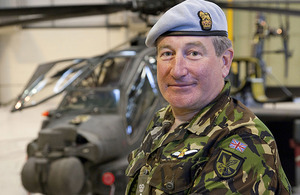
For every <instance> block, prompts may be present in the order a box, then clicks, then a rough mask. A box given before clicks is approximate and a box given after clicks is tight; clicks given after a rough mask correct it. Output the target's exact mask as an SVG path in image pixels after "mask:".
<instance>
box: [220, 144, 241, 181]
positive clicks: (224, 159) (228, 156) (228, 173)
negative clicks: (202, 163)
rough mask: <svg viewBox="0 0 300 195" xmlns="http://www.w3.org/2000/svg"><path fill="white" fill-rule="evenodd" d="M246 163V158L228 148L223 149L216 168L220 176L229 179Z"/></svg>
mask: <svg viewBox="0 0 300 195" xmlns="http://www.w3.org/2000/svg"><path fill="white" fill-rule="evenodd" d="M243 163H244V159H243V158H241V157H239V156H237V155H235V154H233V153H231V152H228V151H226V150H221V152H220V154H219V156H218V158H217V160H216V161H215V164H214V168H215V172H216V173H217V175H218V177H220V178H223V179H227V178H230V177H233V176H235V175H236V174H237V172H238V170H239V169H240V168H241V166H242V164H243Z"/></svg>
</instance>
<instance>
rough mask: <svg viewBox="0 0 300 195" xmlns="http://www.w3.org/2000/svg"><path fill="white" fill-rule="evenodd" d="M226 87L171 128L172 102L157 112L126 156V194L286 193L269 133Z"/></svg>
mask: <svg viewBox="0 0 300 195" xmlns="http://www.w3.org/2000/svg"><path fill="white" fill-rule="evenodd" d="M229 91H230V84H229V83H226V85H225V87H224V89H223V90H222V92H221V93H220V95H219V96H218V97H217V98H216V99H215V100H214V101H213V102H212V103H210V104H209V105H208V106H206V107H205V108H203V109H202V110H201V111H200V112H199V113H198V114H197V115H196V116H195V117H194V118H193V119H192V120H191V121H190V122H189V123H184V124H181V125H180V126H178V127H177V128H176V129H175V130H174V132H170V133H168V130H169V128H170V127H171V126H172V124H173V122H174V117H173V115H172V111H171V108H170V106H167V107H165V108H163V109H161V110H160V111H158V112H157V114H156V116H155V117H154V119H153V120H152V121H151V122H150V124H149V126H148V129H147V132H146V135H145V138H144V141H143V142H142V144H141V146H140V147H139V148H138V149H136V150H134V151H133V152H132V153H131V154H130V155H129V166H128V168H127V170H126V175H127V176H129V178H130V180H129V183H128V185H127V189H126V194H290V193H291V187H290V184H289V181H288V179H287V177H286V175H285V173H284V171H283V168H282V166H281V163H280V159H279V155H278V151H277V146H276V142H275V140H274V137H273V135H272V133H271V132H270V130H269V129H268V128H267V127H266V126H265V125H264V124H263V123H262V122H261V121H260V120H259V119H258V118H257V117H256V116H255V115H254V114H253V113H252V112H251V111H250V110H249V109H248V108H247V107H245V106H244V105H243V104H242V103H241V102H239V101H237V100H235V99H232V98H231V97H229Z"/></svg>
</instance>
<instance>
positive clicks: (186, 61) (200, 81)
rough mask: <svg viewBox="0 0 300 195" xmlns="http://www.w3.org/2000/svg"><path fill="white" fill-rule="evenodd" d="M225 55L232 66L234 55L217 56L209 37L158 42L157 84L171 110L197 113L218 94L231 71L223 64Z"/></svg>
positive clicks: (165, 39) (172, 38)
mask: <svg viewBox="0 0 300 195" xmlns="http://www.w3.org/2000/svg"><path fill="white" fill-rule="evenodd" d="M230 51H232V50H230ZM226 53H227V54H228V55H229V56H230V57H231V58H230V59H229V60H230V63H231V60H232V55H233V52H229V53H228V51H226V52H225V53H224V55H221V56H220V57H217V56H216V53H215V49H214V46H213V44H212V38H211V37H200V36H199V37H197V36H166V37H161V38H159V39H158V42H157V79H158V85H159V88H160V91H161V93H162V95H163V97H164V98H165V99H166V100H167V101H168V102H169V103H170V105H171V106H172V108H173V109H181V110H182V111H190V110H193V111H197V110H200V109H201V108H203V107H204V106H206V105H207V104H208V103H209V102H211V101H212V100H213V99H214V98H215V97H216V96H217V95H218V94H219V93H220V92H221V90H222V88H223V86H224V78H225V77H226V76H227V74H228V72H229V68H230V65H229V67H228V65H226V63H228V58H226V55H225V54H226ZM228 55H227V57H228Z"/></svg>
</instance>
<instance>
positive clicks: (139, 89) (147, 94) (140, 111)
mask: <svg viewBox="0 0 300 195" xmlns="http://www.w3.org/2000/svg"><path fill="white" fill-rule="evenodd" d="M153 78H154V77H153V75H152V72H151V71H150V68H149V67H147V66H145V67H144V69H143V71H142V72H141V74H140V75H139V76H138V78H137V80H136V81H135V83H134V84H133V85H132V87H131V90H130V92H129V95H128V106H127V111H126V119H127V124H128V127H127V130H126V133H127V135H130V136H134V135H135V131H137V128H138V127H139V125H140V123H141V122H143V121H144V120H143V119H145V116H146V115H147V110H148V109H150V108H151V107H152V105H153V102H154V100H155V98H156V94H157V89H156V87H155V83H154V80H153Z"/></svg>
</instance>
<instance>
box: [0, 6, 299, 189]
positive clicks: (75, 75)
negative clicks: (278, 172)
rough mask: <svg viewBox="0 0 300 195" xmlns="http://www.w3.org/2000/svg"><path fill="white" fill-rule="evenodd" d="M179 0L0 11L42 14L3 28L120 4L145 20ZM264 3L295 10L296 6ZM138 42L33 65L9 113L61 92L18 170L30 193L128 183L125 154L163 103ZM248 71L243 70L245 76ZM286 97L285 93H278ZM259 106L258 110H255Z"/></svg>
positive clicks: (148, 52) (147, 53)
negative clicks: (97, 53)
mask: <svg viewBox="0 0 300 195" xmlns="http://www.w3.org/2000/svg"><path fill="white" fill-rule="evenodd" d="M179 2H181V1H174V0H173V1H146V0H140V1H129V2H125V3H112V4H103V5H88V6H57V7H36V8H30V9H29V8H15V9H10V10H9V11H8V9H3V10H2V9H1V11H0V16H1V15H2V16H4V15H5V16H8V15H9V16H16V15H32V14H39V15H38V16H37V17H36V18H29V19H26V18H25V19H22V18H21V19H20V18H18V19H17V20H10V21H8V22H7V21H6V22H2V23H1V24H0V26H7V25H16V24H29V23H33V22H39V21H45V20H52V19H60V18H67V17H75V16H82V15H95V14H99V13H101V14H110V13H114V12H118V11H124V10H130V11H133V12H139V13H140V14H141V15H140V16H141V17H142V18H143V19H144V20H145V21H147V16H148V15H159V14H160V13H162V12H163V11H165V10H166V9H168V8H169V7H171V6H173V5H175V4H177V3H179ZM216 3H217V4H219V5H220V6H221V7H223V8H234V9H242V10H244V9H253V10H261V9H262V8H260V7H253V6H252V7H251V6H250V8H249V3H242V2H240V3H237V4H230V3H224V2H223V3H222V2H216ZM92 8H93V9H92ZM264 9H265V10H266V11H270V12H275V13H276V12H278V13H279V12H280V13H286V14H292V15H298V14H299V11H297V10H290V9H275V8H264ZM59 10H60V11H59ZM66 10H69V11H66ZM41 13H42V14H41ZM143 41H144V36H143V35H142V36H138V37H137V38H136V39H133V40H131V41H129V43H130V44H129V46H128V45H127V47H125V48H122V49H120V48H118V49H114V50H111V51H109V52H107V53H106V54H103V55H99V56H95V57H91V58H90V57H88V58H75V59H66V60H59V61H54V62H49V63H45V64H41V65H40V66H39V67H38V68H37V70H36V72H35V73H34V75H33V77H32V78H31V79H30V81H29V82H28V84H27V85H26V86H25V89H24V91H23V92H22V93H21V95H20V96H19V98H18V100H17V101H16V103H15V104H14V107H13V108H12V111H13V112H16V111H19V110H22V109H27V108H30V107H33V106H37V105H39V104H41V103H43V102H45V101H47V100H49V99H50V98H53V97H55V96H57V95H59V94H62V93H65V94H64V97H63V100H62V101H61V102H60V103H59V105H58V107H57V108H56V109H54V110H51V111H49V112H48V113H45V115H46V116H47V119H46V120H44V121H43V123H42V127H41V130H40V132H39V134H38V137H37V138H36V139H34V140H32V141H31V142H30V143H29V144H28V146H27V155H28V160H27V162H26V163H25V164H24V166H23V169H22V172H21V179H22V183H23V186H24V188H25V189H26V190H27V191H29V192H32V193H34V192H38V193H43V194H88V193H93V194H121V193H122V194H123V192H124V190H125V185H124V184H126V183H127V178H126V177H125V175H124V172H125V169H126V167H127V155H128V153H129V152H130V151H132V150H133V149H134V148H136V147H138V146H139V144H140V142H141V141H142V138H143V132H144V129H145V128H146V126H147V122H148V121H150V119H151V118H152V116H153V114H154V113H155V112H156V111H157V110H158V109H159V108H161V107H163V105H164V104H166V102H165V101H164V99H163V98H162V97H161V95H160V93H159V90H158V87H157V83H156V74H155V72H156V61H155V50H154V49H151V48H146V47H145V46H144V44H143ZM241 61H247V62H251V63H252V65H253V67H254V68H256V69H259V68H260V66H259V63H258V62H257V61H256V60H254V61H251V59H250V60H249V59H246V60H242V59H238V58H235V62H236V63H240V62H241ZM252 75H253V74H249V75H247V77H246V79H248V78H250V77H251V76H252ZM238 76H239V75H238ZM259 77H260V75H259V73H258V74H257V75H255V78H259ZM244 81H245V82H244ZM244 81H241V80H240V78H239V77H238V82H237V83H238V85H237V86H238V89H237V91H236V92H237V93H239V94H241V93H243V92H245V90H246V89H250V90H251V86H249V84H250V85H251V84H253V83H252V82H249V80H244ZM241 83H245V85H240V84H241ZM249 87H250V88H249ZM256 89H257V87H256ZM49 92H51V93H50V94H49ZM289 100H291V98H290V96H288V98H287V99H283V101H289ZM254 101H256V102H258V103H259V104H263V103H266V102H269V101H270V99H268V98H267V99H266V98H265V99H264V98H262V99H260V98H258V99H256V98H255V97H254ZM277 101H281V100H277ZM260 111H261V109H259V108H258V109H257V110H256V113H260ZM298 116H299V115H298Z"/></svg>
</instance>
